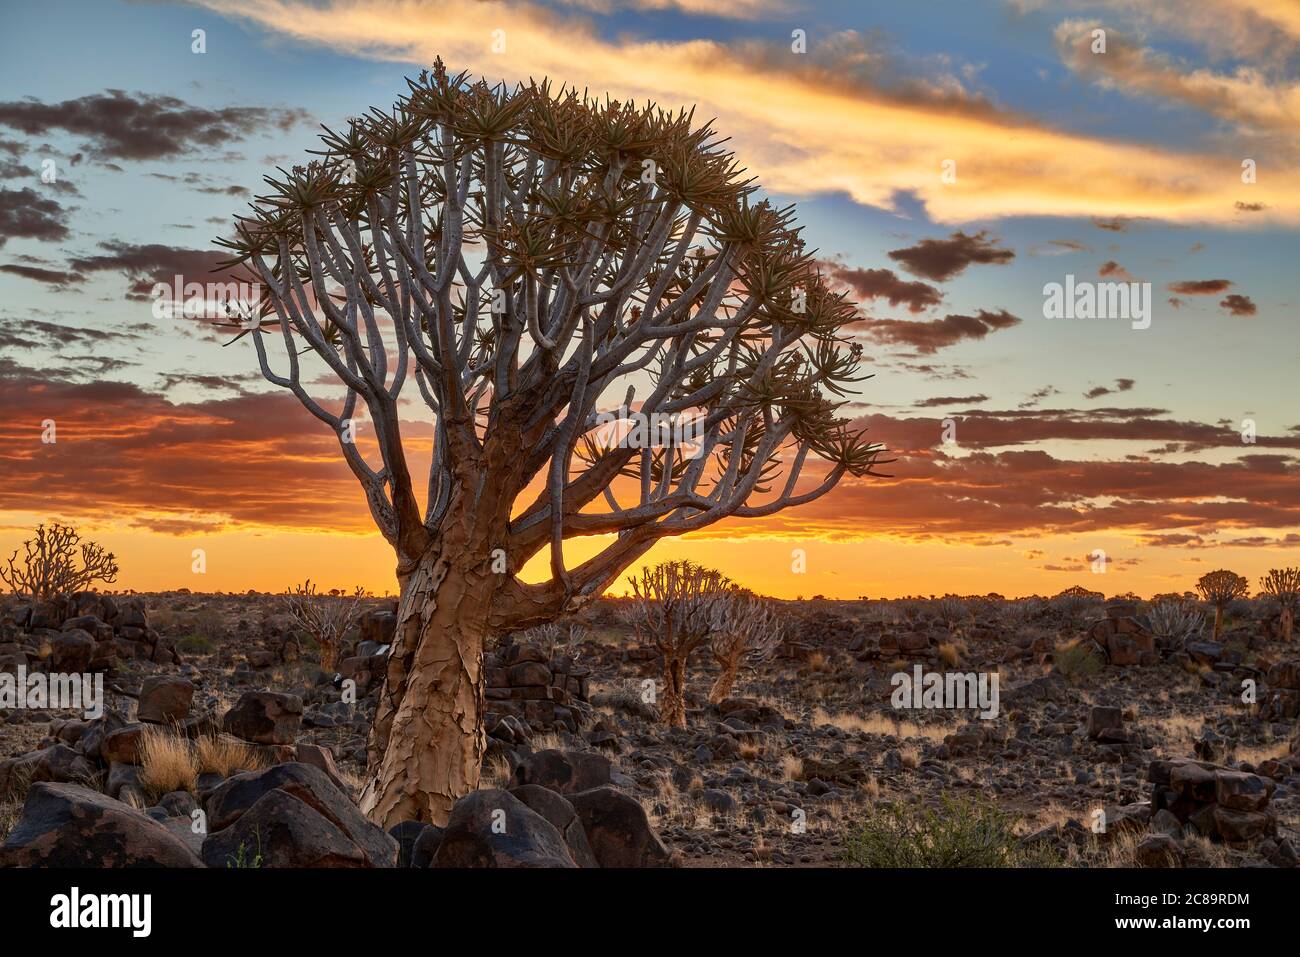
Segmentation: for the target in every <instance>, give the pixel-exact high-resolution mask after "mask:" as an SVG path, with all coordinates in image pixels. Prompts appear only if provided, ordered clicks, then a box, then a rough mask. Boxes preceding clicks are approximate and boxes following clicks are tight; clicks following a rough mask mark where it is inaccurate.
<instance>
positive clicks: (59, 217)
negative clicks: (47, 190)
mask: <svg viewBox="0 0 1300 957" xmlns="http://www.w3.org/2000/svg"><path fill="white" fill-rule="evenodd" d="M67 218H68V213H67V210H65V209H64V208H63V207H62V206H60V205H59V204H58V203H57V202H55V201H54V200H52V199H49V198H48V197H45V196H42V195H41V194H40V193H38V192H36V190H34V189H31V188H29V187H26V186H24V187H23V188H22V189H5V188H4V187H3V186H0V246H3V245H4V244H5V240H7V239H39V240H42V241H46V240H61V239H67V237H68V227H67Z"/></svg>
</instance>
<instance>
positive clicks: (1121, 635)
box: [1088, 602, 1160, 667]
mask: <svg viewBox="0 0 1300 957" xmlns="http://www.w3.org/2000/svg"><path fill="white" fill-rule="evenodd" d="M1136 612H1137V608H1136V606H1134V605H1132V604H1131V603H1126V602H1124V603H1112V604H1110V605H1108V606H1107V607H1106V617H1105V618H1101V619H1098V620H1097V621H1095V622H1093V623H1092V625H1091V626H1090V627H1089V628H1088V637H1089V638H1091V639H1092V641H1093V642H1094V643H1095V644H1096V645H1097V647H1098V649H1099V650H1100V651H1101V652H1102V653H1104V654H1105V656H1106V660H1107V661H1109V662H1110V663H1111V664H1112V665H1116V666H1119V667H1126V666H1128V665H1154V664H1157V663H1158V662H1159V661H1160V654H1159V652H1158V651H1156V636H1155V635H1153V634H1152V633H1151V630H1150V629H1149V628H1148V627H1147V625H1146V623H1145V622H1144V621H1143V620H1142V619H1141V618H1139V617H1138V615H1137V614H1136Z"/></svg>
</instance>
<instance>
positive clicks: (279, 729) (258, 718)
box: [222, 691, 302, 744]
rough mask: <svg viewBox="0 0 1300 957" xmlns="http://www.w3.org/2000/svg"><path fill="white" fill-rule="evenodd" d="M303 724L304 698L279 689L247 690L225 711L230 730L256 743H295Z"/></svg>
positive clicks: (237, 735) (227, 725) (225, 720)
mask: <svg viewBox="0 0 1300 957" xmlns="http://www.w3.org/2000/svg"><path fill="white" fill-rule="evenodd" d="M301 725H302V699H301V698H299V697H298V696H297V695H293V694H281V693H279V692H277V691H245V692H244V693H243V694H242V695H240V697H239V700H238V701H236V702H235V706H234V707H233V708H231V709H230V710H229V711H227V712H226V716H225V718H224V719H223V720H222V726H223V727H224V729H225V730H226V732H227V733H229V734H233V735H234V736H235V737H237V738H243V739H244V740H245V741H252V742H253V743H255V744H292V743H293V737H294V735H295V734H297V733H298V729H299V727H301Z"/></svg>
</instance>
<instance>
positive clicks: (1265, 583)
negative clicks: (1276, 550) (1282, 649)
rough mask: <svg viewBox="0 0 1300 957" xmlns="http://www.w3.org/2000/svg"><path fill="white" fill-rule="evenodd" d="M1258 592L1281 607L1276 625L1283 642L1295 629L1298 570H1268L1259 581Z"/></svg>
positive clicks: (1299, 590)
mask: <svg viewBox="0 0 1300 957" xmlns="http://www.w3.org/2000/svg"><path fill="white" fill-rule="evenodd" d="M1259 590H1260V591H1261V592H1262V593H1263V594H1265V595H1268V596H1269V597H1270V598H1272V599H1273V600H1274V601H1276V602H1277V603H1278V604H1279V605H1281V606H1282V611H1281V617H1280V619H1279V621H1278V624H1279V626H1280V628H1281V631H1282V639H1283V640H1284V641H1290V640H1291V632H1292V631H1293V630H1294V628H1295V610H1296V605H1297V604H1300V568H1270V569H1269V572H1268V574H1267V575H1265V576H1264V577H1263V578H1261V579H1260V580H1259Z"/></svg>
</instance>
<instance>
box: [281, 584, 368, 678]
mask: <svg viewBox="0 0 1300 957" xmlns="http://www.w3.org/2000/svg"><path fill="white" fill-rule="evenodd" d="M365 594H366V593H365V592H364V591H363V590H362V589H361V587H360V586H358V587H357V588H356V589H355V590H353V592H352V594H351V595H345V594H342V593H340V592H339V591H338V590H334V591H331V592H328V593H326V592H321V591H319V590H318V589H317V588H316V586H315V585H313V584H312V583H311V579H308V580H307V581H306V582H304V583H303V584H301V585H294V586H293V587H292V588H289V589H286V591H285V593H284V606H285V611H287V612H288V613H289V617H290V618H292V619H293V621H294V624H296V625H298V627H300V628H302V630H303V631H305V632H307V634H309V635H311V638H312V640H313V641H315V642H316V644H317V646H318V647H319V648H320V666H321V669H322V670H323V671H333V670H334V668H335V667H336V666H337V665H338V661H339V649H340V648H341V647H342V644H343V638H344V637H345V636H346V635H347V633H348V632H349V631H350V630H351V629H352V626H353V625H355V624H356V623H357V619H358V618H360V617H361V599H362V598H364V597H365Z"/></svg>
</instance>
